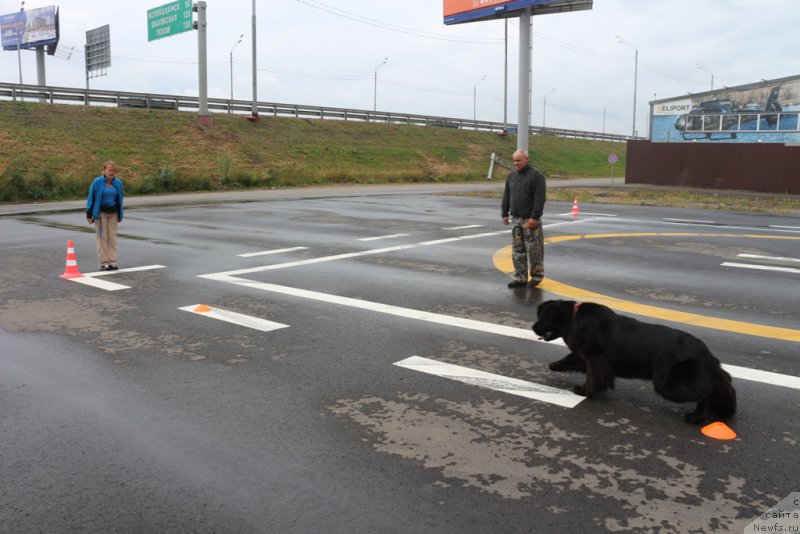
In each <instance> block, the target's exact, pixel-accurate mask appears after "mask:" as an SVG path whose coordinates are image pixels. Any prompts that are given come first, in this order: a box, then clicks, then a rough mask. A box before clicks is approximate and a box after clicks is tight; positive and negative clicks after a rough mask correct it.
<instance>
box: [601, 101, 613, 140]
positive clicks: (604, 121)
mask: <svg viewBox="0 0 800 534" xmlns="http://www.w3.org/2000/svg"><path fill="white" fill-rule="evenodd" d="M613 101H614V99H613V98H612V99H611V100H609V101H608V102H606V105H605V106H603V137H605V136H606V108H607V107H608V105H609V104H611V103H612V102H613Z"/></svg>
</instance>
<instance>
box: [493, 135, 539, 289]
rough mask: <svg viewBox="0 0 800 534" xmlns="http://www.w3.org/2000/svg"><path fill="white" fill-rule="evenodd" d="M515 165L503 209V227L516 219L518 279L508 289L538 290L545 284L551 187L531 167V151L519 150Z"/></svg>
mask: <svg viewBox="0 0 800 534" xmlns="http://www.w3.org/2000/svg"><path fill="white" fill-rule="evenodd" d="M512 161H513V163H514V167H516V168H517V170H516V171H513V172H511V173H510V174H509V175H508V178H506V188H505V190H504V191H503V205H502V208H501V210H502V212H501V216H502V217H503V224H505V225H508V224H509V215H511V217H512V218H513V219H514V221H513V222H514V224H513V226H512V227H511V236H512V254H511V259H512V260H513V261H514V279H513V280H512V281H511V282H509V283H508V287H511V288H513V287H520V286H524V285H525V284H526V283H527V285H528V286H529V287H534V286H536V285H538V284H539V283H540V282H541V281H542V280H544V234H543V233H542V222H541V218H542V212H543V211H544V201H545V194H546V188H547V185H546V183H545V178H544V175H543V174H542V173H541V172H540V171H539V170H538V169H535V168H533V167H531V166H530V165H529V164H528V153H527V151H525V150H517V151H516V152H514V155H513V156H512ZM529 269H530V275H531V279H530V282H529V281H528V270H529Z"/></svg>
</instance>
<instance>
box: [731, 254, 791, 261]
mask: <svg viewBox="0 0 800 534" xmlns="http://www.w3.org/2000/svg"><path fill="white" fill-rule="evenodd" d="M737 256H738V257H740V258H752V259H755V260H774V261H796V262H800V258H781V257H779V256H759V255H758V254H737Z"/></svg>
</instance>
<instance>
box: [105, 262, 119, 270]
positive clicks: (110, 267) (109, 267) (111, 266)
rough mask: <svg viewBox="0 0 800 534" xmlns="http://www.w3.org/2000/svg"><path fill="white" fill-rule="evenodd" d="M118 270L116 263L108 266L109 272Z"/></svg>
mask: <svg viewBox="0 0 800 534" xmlns="http://www.w3.org/2000/svg"><path fill="white" fill-rule="evenodd" d="M117 269H119V266H118V265H117V264H116V263H112V264H111V265H109V266H108V270H109V271H116V270H117Z"/></svg>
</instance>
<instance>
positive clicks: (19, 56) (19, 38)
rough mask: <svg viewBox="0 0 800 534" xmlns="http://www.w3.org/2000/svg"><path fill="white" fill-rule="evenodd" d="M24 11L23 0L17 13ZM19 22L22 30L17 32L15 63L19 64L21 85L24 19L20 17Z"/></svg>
mask: <svg viewBox="0 0 800 534" xmlns="http://www.w3.org/2000/svg"><path fill="white" fill-rule="evenodd" d="M24 11H25V1H24V0H23V2H22V4H20V6H19V12H20V13H23V12H24ZM20 22H21V23H22V29H21V30H20V31H18V32H17V63H18V64H19V84H20V85H22V54H21V53H20V49H21V47H22V38H23V37H25V17H23V16H20Z"/></svg>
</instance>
